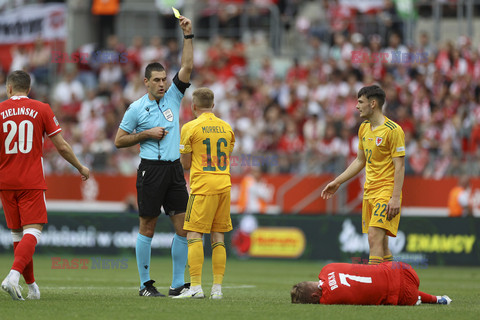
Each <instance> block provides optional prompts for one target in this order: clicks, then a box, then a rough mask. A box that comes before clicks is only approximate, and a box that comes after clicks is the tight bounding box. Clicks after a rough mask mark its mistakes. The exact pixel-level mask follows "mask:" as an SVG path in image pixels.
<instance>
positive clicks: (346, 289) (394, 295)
mask: <svg viewBox="0 0 480 320" xmlns="http://www.w3.org/2000/svg"><path fill="white" fill-rule="evenodd" d="M402 276H403V270H402V267H393V266H392V263H382V264H379V265H366V264H350V263H331V264H328V265H326V266H325V267H323V269H322V271H320V274H319V275H318V278H319V279H320V287H321V288H322V296H321V297H320V303H321V304H354V305H385V304H390V305H397V304H398V299H399V295H400V286H401V278H402Z"/></svg>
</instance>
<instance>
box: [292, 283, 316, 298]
mask: <svg viewBox="0 0 480 320" xmlns="http://www.w3.org/2000/svg"><path fill="white" fill-rule="evenodd" d="M311 291H312V290H310V286H309V282H308V281H303V282H300V283H297V284H296V285H294V286H293V287H292V290H291V291H290V296H291V297H292V303H315V301H313V300H312V296H311V295H312V292H311ZM316 303H318V302H316Z"/></svg>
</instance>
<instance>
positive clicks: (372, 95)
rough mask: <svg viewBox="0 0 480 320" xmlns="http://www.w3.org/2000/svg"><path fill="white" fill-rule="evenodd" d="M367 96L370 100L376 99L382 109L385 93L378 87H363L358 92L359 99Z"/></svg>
mask: <svg viewBox="0 0 480 320" xmlns="http://www.w3.org/2000/svg"><path fill="white" fill-rule="evenodd" d="M361 96H365V97H366V98H367V99H368V100H370V99H375V100H377V104H378V106H379V107H380V108H381V107H382V106H383V104H384V103H385V91H383V89H382V88H380V87H379V86H377V85H373V86H368V87H363V88H362V89H360V91H358V96H357V98H360V97H361Z"/></svg>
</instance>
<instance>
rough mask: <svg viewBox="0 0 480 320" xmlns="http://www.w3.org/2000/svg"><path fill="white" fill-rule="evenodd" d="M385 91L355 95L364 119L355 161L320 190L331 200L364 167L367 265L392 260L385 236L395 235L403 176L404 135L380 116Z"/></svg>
mask: <svg viewBox="0 0 480 320" xmlns="http://www.w3.org/2000/svg"><path fill="white" fill-rule="evenodd" d="M384 102H385V92H384V91H383V90H382V89H381V88H380V87H379V86H376V85H373V86H369V87H363V88H362V89H360V91H359V92H358V104H357V109H358V111H359V112H360V117H362V118H364V119H366V121H364V122H363V123H362V124H361V126H360V128H359V130H358V139H359V142H358V153H357V158H356V159H355V160H354V161H353V162H352V163H351V164H350V166H348V168H347V169H346V170H345V171H344V172H343V173H342V174H341V175H339V176H338V177H337V178H335V180H333V181H332V182H330V183H328V184H327V185H326V187H325V188H324V189H323V191H322V198H323V199H330V198H331V197H332V196H333V194H334V193H335V191H337V190H338V188H339V187H340V185H341V184H342V183H344V182H345V181H347V180H349V179H351V178H352V177H354V176H355V175H356V174H357V173H359V172H360V171H361V170H362V169H363V168H364V167H365V172H366V181H365V185H364V193H363V207H362V231H363V233H368V244H369V246H370V257H369V264H379V263H381V262H383V261H392V260H393V256H392V253H391V251H390V249H389V247H388V236H390V237H395V236H396V235H397V230H398V225H399V223H400V206H401V201H402V186H403V180H404V175H405V135H404V133H403V130H402V128H401V127H400V126H399V125H398V124H396V123H395V122H393V121H392V120H390V119H388V118H387V117H386V116H384V115H383V113H382V106H383V104H384Z"/></svg>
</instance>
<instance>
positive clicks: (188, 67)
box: [178, 16, 193, 83]
mask: <svg viewBox="0 0 480 320" xmlns="http://www.w3.org/2000/svg"><path fill="white" fill-rule="evenodd" d="M178 19H179V21H180V27H181V28H182V30H183V38H184V40H183V50H182V64H181V67H180V71H179V72H178V79H179V80H180V81H182V82H184V83H189V82H190V75H191V74H192V71H193V32H192V21H190V19H187V18H185V17H184V16H180V17H179V18H178Z"/></svg>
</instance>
